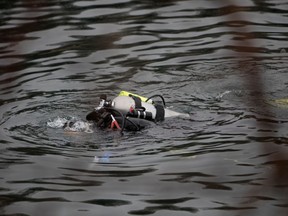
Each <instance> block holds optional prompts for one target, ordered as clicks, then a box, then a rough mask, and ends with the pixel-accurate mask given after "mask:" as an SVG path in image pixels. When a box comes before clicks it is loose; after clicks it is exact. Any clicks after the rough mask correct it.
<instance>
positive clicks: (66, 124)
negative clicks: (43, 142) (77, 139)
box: [47, 116, 93, 133]
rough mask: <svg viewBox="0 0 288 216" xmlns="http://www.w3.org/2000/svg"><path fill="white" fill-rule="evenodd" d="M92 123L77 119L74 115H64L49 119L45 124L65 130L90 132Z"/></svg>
mask: <svg viewBox="0 0 288 216" xmlns="http://www.w3.org/2000/svg"><path fill="white" fill-rule="evenodd" d="M92 125H93V124H91V123H88V122H85V121H82V120H78V119H76V118H75V117H72V118H65V117H59V116H58V117H56V118H55V119H52V120H49V121H48V122H47V126H48V127H50V128H63V129H64V130H65V131H71V132H85V133H92V132H93V130H92V129H91V127H92Z"/></svg>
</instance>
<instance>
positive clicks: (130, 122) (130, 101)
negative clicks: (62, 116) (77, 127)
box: [86, 91, 189, 133]
mask: <svg viewBox="0 0 288 216" xmlns="http://www.w3.org/2000/svg"><path fill="white" fill-rule="evenodd" d="M156 97H158V98H160V99H161V102H155V101H154V100H152V99H153V98H156ZM183 115H184V116H189V115H187V114H183V113H178V112H174V111H172V110H169V109H167V108H166V103H165V100H164V98H163V97H162V96H161V95H153V96H151V97H149V98H145V97H142V96H139V95H137V94H132V93H130V92H126V91H121V92H120V94H119V95H118V96H117V97H116V98H114V99H113V100H107V96H106V95H101V96H100V103H99V106H98V107H96V108H95V109H94V110H93V111H92V112H90V113H89V114H88V115H87V116H86V120H88V121H93V122H94V123H95V124H96V126H97V127H99V128H102V129H106V128H111V129H114V128H116V129H118V130H120V132H121V133H123V131H124V130H126V131H139V130H141V129H144V128H147V127H149V126H151V125H152V124H155V123H157V122H162V121H164V120H165V118H167V117H174V116H183Z"/></svg>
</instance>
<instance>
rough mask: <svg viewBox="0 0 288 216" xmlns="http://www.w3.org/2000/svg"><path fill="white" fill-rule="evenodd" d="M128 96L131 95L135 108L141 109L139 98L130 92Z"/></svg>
mask: <svg viewBox="0 0 288 216" xmlns="http://www.w3.org/2000/svg"><path fill="white" fill-rule="evenodd" d="M129 96H130V97H132V98H133V100H134V102H135V109H143V107H142V101H141V98H139V97H137V96H134V95H131V94H130V95H129Z"/></svg>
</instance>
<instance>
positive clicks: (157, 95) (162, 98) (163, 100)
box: [145, 94, 166, 107]
mask: <svg viewBox="0 0 288 216" xmlns="http://www.w3.org/2000/svg"><path fill="white" fill-rule="evenodd" d="M155 97H160V98H161V100H162V102H163V105H164V107H166V103H165V99H164V97H163V96H162V95H159V94H156V95H152V96H151V97H149V98H147V100H146V101H145V102H148V101H149V100H150V99H152V98H155Z"/></svg>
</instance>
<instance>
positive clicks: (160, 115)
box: [154, 104, 165, 122]
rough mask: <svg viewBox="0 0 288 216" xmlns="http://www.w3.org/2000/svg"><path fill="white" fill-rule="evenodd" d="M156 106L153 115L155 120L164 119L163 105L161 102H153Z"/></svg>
mask: <svg viewBox="0 0 288 216" xmlns="http://www.w3.org/2000/svg"><path fill="white" fill-rule="evenodd" d="M154 106H155V108H156V117H155V121H156V122H158V121H164V118H165V109H164V106H163V105H162V104H155V105H154Z"/></svg>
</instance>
